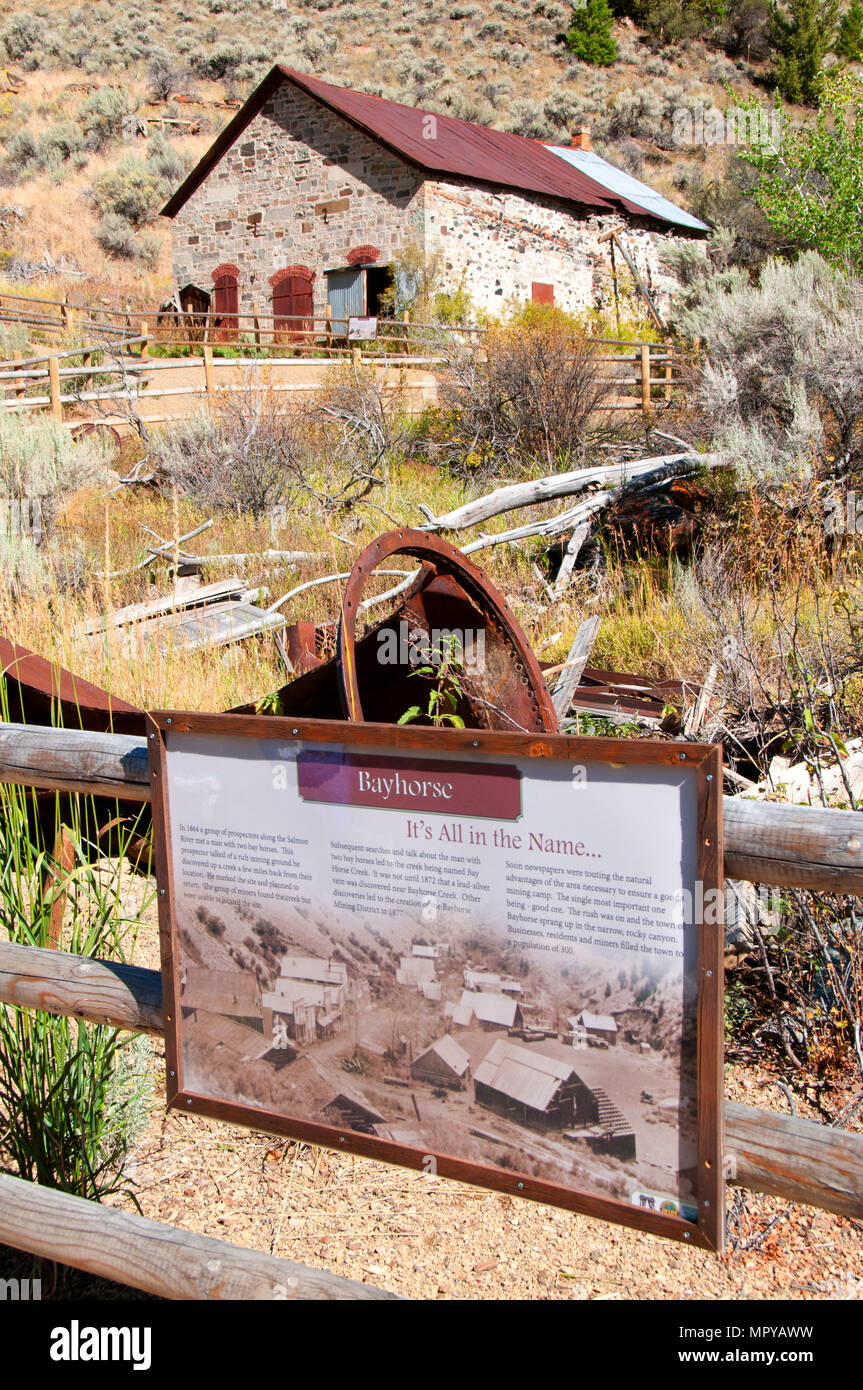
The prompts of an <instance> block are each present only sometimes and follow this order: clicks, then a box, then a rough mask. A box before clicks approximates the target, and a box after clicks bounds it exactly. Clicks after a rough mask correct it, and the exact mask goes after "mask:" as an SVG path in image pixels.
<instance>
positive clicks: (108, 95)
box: [78, 87, 132, 150]
mask: <svg viewBox="0 0 863 1390" xmlns="http://www.w3.org/2000/svg"><path fill="white" fill-rule="evenodd" d="M131 114H132V103H131V102H130V100H129V96H128V93H127V92H126V91H125V89H124V88H123V87H102V88H101V89H100V90H99V91H98V92H93V93H92V95H91V96H89V97H88V98H87V100H86V101H85V102H84V103H83V105H82V106H80V107H79V108H78V120H79V122H80V124H81V127H82V129H83V131H84V138H85V140H86V142H87V145H88V146H89V148H90V149H93V150H101V149H102V148H104V146H105V145H108V144H110V143H111V141H113V140H119V139H120V137H121V136H122V134H123V122H124V120H125V119H126V117H127V116H130V115H131Z"/></svg>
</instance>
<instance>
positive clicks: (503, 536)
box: [461, 492, 614, 555]
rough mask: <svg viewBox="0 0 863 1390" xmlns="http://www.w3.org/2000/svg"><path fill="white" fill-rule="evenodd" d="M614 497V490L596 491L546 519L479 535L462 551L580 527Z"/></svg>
mask: <svg viewBox="0 0 863 1390" xmlns="http://www.w3.org/2000/svg"><path fill="white" fill-rule="evenodd" d="M612 497H614V493H613V492H596V493H594V494H593V496H592V497H589V498H588V499H587V501H586V502H579V504H578V506H577V507H570V508H569V510H568V511H565V512H558V514H557V516H551V517H548V518H547V519H546V520H545V521H533V522H530V523H529V524H528V525H527V526H517V527H516V528H515V529H514V530H513V531H501V532H500V534H499V535H496V536H487V535H482V536H479V537H478V538H477V539H476V540H475V541H471V542H470V544H469V545H463V546H462V547H461V553H462V555H472V554H473V553H474V551H475V550H485V549H486V548H487V547H488V546H490V545H506V544H507V543H508V542H509V541H522V540H525V539H526V538H527V537H528V536H556V535H558V534H559V533H560V532H561V531H566V530H568V529H569V527H570V526H572V527H575V528H578V527H579V526H580V525H581V524H582V523H583V522H584V521H586V520H587V519H588V518H589V517H592V516H593V515H594V514H595V513H596V512H601V511H602V509H603V507H605V506H607V505H608V503H609V502H610V501H611V499H612Z"/></svg>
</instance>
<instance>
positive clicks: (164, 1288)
mask: <svg viewBox="0 0 863 1390" xmlns="http://www.w3.org/2000/svg"><path fill="white" fill-rule="evenodd" d="M0 781H2V782H8V783H14V784H16V785H19V786H26V787H34V788H42V789H45V790H49V791H65V792H80V793H83V794H88V795H99V796H110V797H118V798H120V799H122V800H129V801H138V802H146V801H148V800H149V799H150V785H149V782H150V776H149V769H148V762H147V749H146V746H145V744H144V743H143V742H142V741H141V739H139V738H134V737H130V736H124V735H119V734H96V733H86V732H80V731H76V730H64V729H49V728H35V727H33V726H28V725H21V724H9V725H4V726H0ZM861 826H863V822H861V818H860V815H859V814H858V813H856V812H852V811H833V810H819V809H813V808H810V807H800V806H784V805H777V804H773V803H764V802H755V801H751V802H744V801H741V800H739V799H737V798H726V799H725V803H724V851H725V871H726V874H727V875H728V877H730V878H736V879H744V880H748V881H750V882H757V883H763V884H775V885H778V886H785V887H793V888H810V889H815V890H821V891H828V892H832V893H843V894H849V895H854V896H859V895H863V830H861ZM156 872H157V878H159V877H160V876H161V875H163V874H164V872H165V866H164V865H157V866H156ZM0 1003H5V1004H12V1005H16V1006H18V1007H19V1008H31V1009H41V1010H44V1011H45V1012H47V1013H54V1014H66V1015H70V1016H72V1017H75V1018H80V1019H85V1020H88V1021H89V1022H92V1023H100V1024H107V1025H109V1026H111V1027H115V1028H123V1029H129V1030H131V1031H133V1032H143V1033H150V1034H154V1035H159V1034H161V1033H162V1031H163V1018H162V983H161V977H160V975H159V974H158V972H156V971H152V970H142V969H139V968H137V967H133V966H128V965H121V964H117V963H115V962H110V961H99V960H92V959H86V958H83V957H81V956H74V955H67V954H64V953H62V952H60V951H52V950H40V949H37V948H35V947H30V946H21V945H17V944H15V943H6V942H4V943H2V944H0ZM724 1118H725V1135H726V1164H727V1173H728V1179H729V1181H730V1182H731V1183H732V1184H735V1185H737V1186H740V1187H744V1188H747V1189H749V1190H751V1191H754V1192H763V1193H769V1194H771V1195H773V1196H776V1197H780V1198H785V1199H786V1200H789V1201H794V1202H803V1203H806V1204H808V1205H811V1206H814V1207H820V1208H822V1209H824V1210H825V1211H831V1212H836V1213H838V1214H840V1215H843V1216H847V1217H851V1218H853V1219H856V1220H858V1221H859V1220H861V1219H863V1135H859V1134H852V1133H849V1132H848V1131H845V1130H839V1129H835V1128H832V1127H830V1126H826V1125H819V1124H816V1123H814V1122H813V1121H811V1120H806V1119H801V1118H798V1117H796V1116H793V1115H785V1114H776V1113H773V1112H771V1111H767V1110H763V1109H760V1108H757V1107H754V1106H748V1105H739V1104H736V1103H733V1102H730V1101H726V1102H725V1116H724ZM0 1242H5V1243H6V1244H9V1245H12V1246H15V1247H16V1248H18V1249H21V1250H27V1251H30V1252H32V1253H33V1254H38V1255H42V1256H44V1257H45V1258H48V1259H53V1260H61V1261H64V1262H65V1263H67V1264H71V1265H75V1266H77V1267H79V1268H82V1269H86V1270H89V1271H91V1272H92V1273H95V1274H100V1275H103V1276H105V1277H108V1278H111V1279H115V1280H119V1281H120V1282H123V1283H127V1284H131V1285H132V1286H133V1287H135V1288H141V1289H146V1290H148V1291H150V1292H153V1293H157V1294H160V1295H162V1296H164V1297H169V1298H217V1297H221V1298H225V1297H227V1298H286V1297H295V1298H387V1297H393V1295H391V1294H386V1293H383V1292H382V1291H380V1290H376V1289H372V1288H370V1287H369V1286H368V1285H365V1284H354V1283H352V1282H351V1281H349V1280H345V1279H341V1278H338V1277H337V1276H334V1275H330V1274H325V1273H322V1272H321V1271H317V1270H310V1269H307V1268H305V1267H303V1266H302V1265H295V1264H292V1263H291V1262H290V1261H287V1260H280V1259H276V1258H274V1257H272V1256H268V1255H263V1254H260V1253H258V1252H255V1251H251V1250H244V1249H242V1248H240V1247H238V1246H232V1245H225V1244H223V1243H222V1242H220V1241H215V1240H212V1239H210V1238H208V1237H204V1236H197V1235H193V1234H190V1233H189V1232H186V1231H180V1230H178V1229H176V1228H175V1227H170V1226H165V1225H162V1224H160V1223H158V1222H155V1221H149V1220H146V1219H145V1218H143V1217H137V1216H131V1215H128V1214H127V1213H125V1212H120V1211H117V1210H116V1209H113V1208H105V1207H100V1206H98V1205H97V1204H94V1203H90V1202H86V1201H83V1200H82V1199H80V1198H77V1197H71V1196H68V1195H66V1194H61V1193H56V1192H51V1191H49V1190H47V1189H45V1188H40V1187H36V1186H34V1185H32V1184H28V1183H26V1182H23V1181H22V1180H20V1179H17V1178H11V1177H2V1176H0Z"/></svg>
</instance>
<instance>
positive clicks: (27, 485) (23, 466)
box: [0, 415, 109, 532]
mask: <svg viewBox="0 0 863 1390" xmlns="http://www.w3.org/2000/svg"><path fill="white" fill-rule="evenodd" d="M108 467H109V466H108V454H107V453H106V451H105V446H104V445H103V443H102V442H101V441H100V440H99V439H98V438H97V437H96V436H95V435H92V434H91V435H85V436H84V438H83V439H80V440H76V439H73V438H72V437H71V435H70V434H69V431H68V430H64V429H63V427H62V426H61V425H59V424H57V422H56V421H55V420H53V419H51V418H49V417H47V416H36V417H33V418H31V419H29V420H25V419H24V417H23V416H19V415H0V494H2V496H3V497H5V498H14V499H16V500H18V501H20V500H22V499H23V498H28V497H38V498H39V499H40V503H41V510H42V525H43V528H44V530H45V531H46V532H50V529H51V527H52V524H53V522H54V519H55V517H56V515H57V512H58V511H59V509H60V507H61V506H62V505H63V503H64V501H65V500H66V499H67V498H68V497H70V496H71V495H72V493H73V492H78V491H79V490H80V489H81V488H87V487H95V486H97V485H98V484H104V483H105V482H107V479H108V477H109V471H108Z"/></svg>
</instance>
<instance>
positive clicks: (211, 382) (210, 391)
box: [204, 343, 216, 410]
mask: <svg viewBox="0 0 863 1390" xmlns="http://www.w3.org/2000/svg"><path fill="white" fill-rule="evenodd" d="M204 386H205V387H206V390H207V401H208V403H209V406H210V409H211V410H212V408H213V397H214V396H215V394H216V374H215V372H214V371H213V349H212V347H211V346H210V344H209V343H204Z"/></svg>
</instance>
